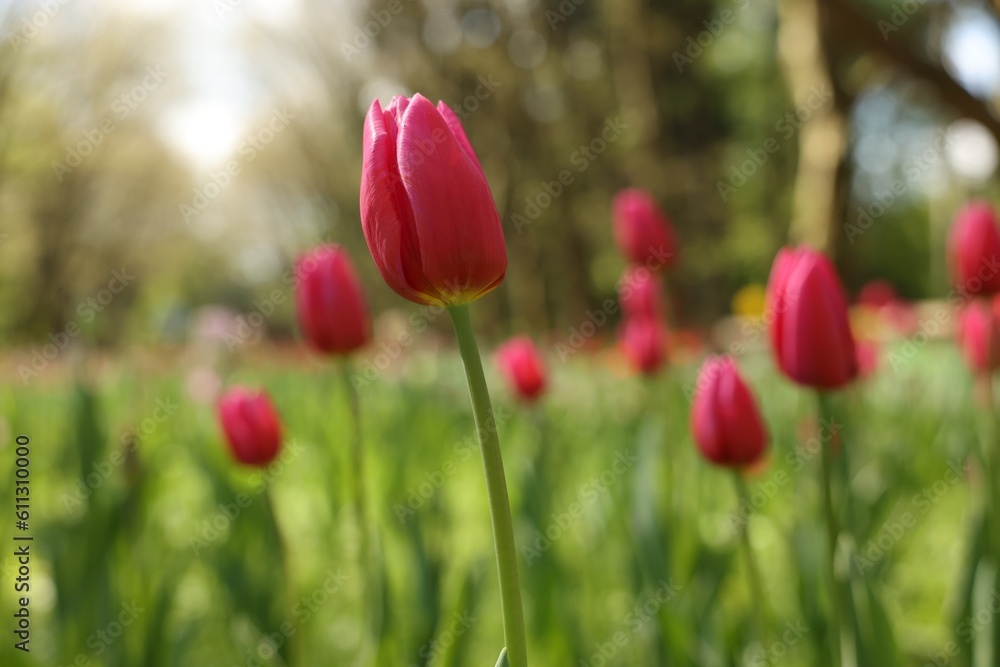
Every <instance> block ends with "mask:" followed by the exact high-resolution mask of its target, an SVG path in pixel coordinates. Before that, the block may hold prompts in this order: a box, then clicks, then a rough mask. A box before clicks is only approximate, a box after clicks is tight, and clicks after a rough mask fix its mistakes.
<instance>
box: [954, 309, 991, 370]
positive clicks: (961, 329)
mask: <svg viewBox="0 0 1000 667" xmlns="http://www.w3.org/2000/svg"><path fill="white" fill-rule="evenodd" d="M955 334H956V336H955V338H956V341H957V342H958V345H959V347H960V348H961V350H962V355H963V356H964V357H965V363H967V364H968V366H969V369H970V370H971V371H972V372H973V373H981V374H986V375H989V374H991V373H993V371H995V370H996V369H997V368H998V367H1000V315H998V313H997V312H996V308H995V307H994V304H991V303H990V302H989V301H979V300H976V301H973V302H971V303H969V304H968V305H967V306H965V307H964V308H963V309H962V310H961V311H960V312H959V314H958V327H957V329H956V332H955Z"/></svg>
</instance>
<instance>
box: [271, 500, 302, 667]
mask: <svg viewBox="0 0 1000 667" xmlns="http://www.w3.org/2000/svg"><path fill="white" fill-rule="evenodd" d="M264 513H265V514H266V515H267V523H268V527H269V528H270V529H271V535H272V536H273V537H274V544H275V545H276V546H277V550H278V564H279V567H280V569H281V581H282V584H283V585H284V589H285V590H284V595H283V596H282V597H283V600H282V603H283V607H284V609H283V612H284V613H285V614H288V613H290V612H291V610H292V603H293V599H294V596H295V592H294V590H293V588H292V570H291V567H290V564H289V557H288V543H287V542H286V541H285V538H284V536H283V535H282V533H281V526H279V525H278V516H277V513H276V512H275V511H274V499H273V497H272V494H271V489H270V488H265V489H264ZM299 634H300V633H294V634H293V635H292V636H290V637H289V638H288V641H287V642H286V643H285V644H284V645H283V646H282V649H283V650H280V649H279V653H280V654H281V657H282V659H283V660H284V663H285V665H288V666H289V667H293V666H294V665H296V664H298V656H299V655H300V653H299V650H298V641H299V639H298V635H299Z"/></svg>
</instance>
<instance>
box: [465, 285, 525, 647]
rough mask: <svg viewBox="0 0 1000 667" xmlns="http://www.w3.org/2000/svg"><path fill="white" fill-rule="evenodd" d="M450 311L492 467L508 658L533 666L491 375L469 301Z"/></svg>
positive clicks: (490, 489)
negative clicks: (471, 318)
mask: <svg viewBox="0 0 1000 667" xmlns="http://www.w3.org/2000/svg"><path fill="white" fill-rule="evenodd" d="M448 311H449V313H450V314H451V320H452V323H453V324H454V325H455V336H456V337H457V338H458V348H459V351H460V352H461V354H462V362H463V363H464V364H465V376H466V378H467V379H468V381H469V394H470V395H471V396H472V409H473V412H474V414H475V418H476V429H477V431H478V433H479V446H480V450H481V452H482V455H483V469H484V470H485V472H486V493H487V495H488V497H489V502H490V520H491V522H492V525H493V543H494V548H495V550H496V558H497V573H498V574H499V578H500V607H501V611H502V614H503V634H504V642H505V643H506V646H507V660H508V662H509V663H510V667H527V664H528V649H527V641H526V639H525V634H524V612H523V611H522V608H521V585H520V582H519V581H518V576H517V548H516V546H515V544H514V523H513V520H512V519H511V514H510V499H509V498H508V497H507V480H506V478H505V476H504V471H503V457H502V456H501V454H500V439H499V437H497V430H496V422H495V420H494V418H493V406H492V405H491V404H490V394H489V389H488V388H487V386H486V377H485V375H483V362H482V360H481V359H480V358H479V348H478V347H477V345H476V337H475V335H474V334H473V332H472V323H471V322H470V321H469V307H468V305H465V304H462V305H458V306H450V307H449V308H448Z"/></svg>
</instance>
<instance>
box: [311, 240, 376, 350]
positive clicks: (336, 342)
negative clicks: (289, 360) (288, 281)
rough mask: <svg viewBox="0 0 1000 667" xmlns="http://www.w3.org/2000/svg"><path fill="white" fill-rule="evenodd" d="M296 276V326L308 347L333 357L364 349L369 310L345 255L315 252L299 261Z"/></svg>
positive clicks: (328, 248)
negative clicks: (297, 323) (297, 322)
mask: <svg viewBox="0 0 1000 667" xmlns="http://www.w3.org/2000/svg"><path fill="white" fill-rule="evenodd" d="M295 276H296V279H297V283H296V290H295V305H296V309H297V311H298V319H299V326H300V327H301V328H302V334H303V336H304V337H305V339H306V340H307V341H308V342H309V344H310V345H311V346H312V347H314V348H315V349H317V350H319V351H321V352H326V353H327V354H335V355H347V354H350V353H351V352H354V351H355V350H357V349H358V348H360V347H364V345H365V344H366V343H367V342H368V339H369V336H370V331H371V328H370V322H369V317H368V306H367V305H366V304H365V297H364V294H363V292H362V291H361V283H360V282H359V281H358V277H357V275H356V274H355V273H354V266H353V264H351V259H350V257H349V256H348V255H347V252H346V251H345V250H344V249H343V248H342V247H340V246H338V245H323V246H319V247H317V248H314V249H312V250H310V251H309V252H307V253H305V254H304V255H302V256H301V257H299V259H298V261H297V262H296V264H295Z"/></svg>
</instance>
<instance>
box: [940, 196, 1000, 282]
mask: <svg viewBox="0 0 1000 667" xmlns="http://www.w3.org/2000/svg"><path fill="white" fill-rule="evenodd" d="M948 259H949V261H950V263H951V270H952V276H953V278H954V281H955V284H956V285H957V286H958V288H959V290H960V291H962V292H967V293H971V294H983V295H987V296H988V295H990V294H996V293H997V292H1000V231H998V230H997V218H996V214H995V213H994V212H993V208H992V207H991V206H990V205H989V204H988V203H986V202H984V201H973V202H970V203H968V204H966V205H965V207H964V208H962V210H960V211H959V212H958V215H956V216H955V222H954V224H953V225H952V228H951V233H950V234H949V236H948Z"/></svg>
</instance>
